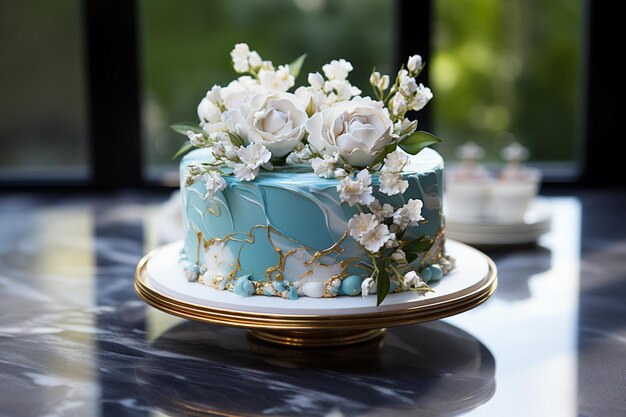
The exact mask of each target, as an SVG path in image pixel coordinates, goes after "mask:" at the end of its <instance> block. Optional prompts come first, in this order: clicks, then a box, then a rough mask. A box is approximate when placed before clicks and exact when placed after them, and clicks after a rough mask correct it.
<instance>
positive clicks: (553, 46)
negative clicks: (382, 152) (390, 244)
mask: <svg viewBox="0 0 626 417" xmlns="http://www.w3.org/2000/svg"><path fill="white" fill-rule="evenodd" d="M398 12H399V13H398ZM431 12H432V13H431ZM429 14H432V16H431V17H432V19H431V20H428V16H429ZM413 17H419V19H421V20H419V19H414V18H413ZM616 20H617V15H616V14H615V13H613V11H612V10H611V9H609V8H608V6H606V5H603V3H602V2H594V3H592V2H590V1H587V2H585V1H583V0H555V1H552V2H541V1H538V0H510V1H504V0H460V1H457V0H432V1H424V2H415V1H412V0H394V1H380V0H341V1H339V0H275V1H265V2H262V1H255V0H215V1H211V2H207V1H203V0H181V1H179V2H177V3H176V4H173V3H171V2H167V1H166V0H136V1H128V0H58V1H52V0H33V1H30V2H28V4H22V3H21V2H10V1H8V0H0V31H1V32H0V33H1V36H0V60H1V62H2V65H0V91H1V92H2V100H1V101H0V103H1V104H0V106H1V108H0V185H1V186H2V187H3V188H7V185H8V188H11V187H15V186H18V187H23V185H24V183H28V184H30V185H34V186H44V187H46V186H50V185H52V186H58V185H59V184H60V183H59V182H58V181H57V180H58V179H67V178H69V179H74V182H72V183H71V184H70V183H68V184H70V186H76V184H79V186H83V187H92V186H107V187H123V186H136V185H145V184H146V180H148V183H154V182H153V180H154V179H155V178H156V179H159V178H161V176H162V174H163V172H164V171H169V172H170V173H171V172H174V171H175V170H176V165H177V163H176V161H173V160H172V159H171V156H172V155H173V153H174V152H175V151H176V149H178V147H179V146H180V144H181V141H182V140H184V138H182V137H180V136H178V135H176V134H174V133H173V132H171V131H170V130H169V128H168V126H169V125H170V124H171V123H173V122H177V121H184V120H189V121H194V120H195V119H196V105H197V103H198V102H199V100H200V98H201V96H202V95H203V94H204V92H205V91H206V90H207V89H208V88H209V87H210V86H211V85H212V84H213V83H218V84H221V83H224V82H226V81H228V80H230V79H231V78H232V76H233V75H234V74H233V73H232V72H231V70H230V68H229V67H228V66H227V65H228V64H227V58H228V53H229V51H230V48H231V47H232V46H233V44H234V43H236V42H241V41H246V42H248V43H250V44H251V45H252V46H253V48H254V49H256V50H257V51H259V52H260V53H261V54H262V55H264V56H265V57H266V58H268V59H271V60H273V61H274V62H290V61H291V60H293V59H294V58H295V57H297V56H299V55H300V54H301V53H303V52H308V53H309V56H308V58H307V61H306V63H305V66H304V68H303V71H302V74H303V75H301V77H304V76H305V74H306V73H307V72H309V71H311V70H317V69H319V68H320V66H321V65H322V64H324V63H325V62H328V61H329V60H332V59H334V58H341V57H344V58H346V59H349V60H351V61H352V62H353V64H354V67H355V71H354V73H353V74H352V76H351V80H352V81H353V84H355V85H357V86H359V87H360V88H362V89H363V90H364V91H367V90H368V88H369V85H368V82H367V78H368V75H369V70H370V69H371V68H373V67H374V66H376V68H377V69H379V70H380V71H383V72H391V71H393V70H395V66H394V65H393V63H394V62H398V60H400V58H402V59H404V58H405V57H404V56H400V55H403V54H405V52H407V51H410V52H411V53H416V52H418V53H423V54H424V55H425V58H426V61H427V64H428V67H427V75H428V76H429V77H430V81H429V85H430V87H432V89H433V91H434V92H435V96H436V99H435V100H434V101H433V102H432V103H431V105H430V106H429V109H428V111H427V113H426V114H424V116H423V118H424V123H423V124H422V126H423V127H424V128H425V129H427V130H430V131H433V132H434V133H436V134H438V135H440V136H442V137H444V138H445V139H446V141H445V142H444V143H443V144H441V145H438V149H439V150H440V151H441V152H442V153H443V155H444V157H445V158H446V160H448V161H450V162H453V161H454V160H455V159H456V155H455V152H454V151H455V148H456V147H457V146H458V145H460V144H462V143H464V142H465V141H468V140H472V141H475V142H478V143H479V144H480V145H482V146H483V147H484V148H485V150H486V151H487V161H491V162H499V159H500V158H499V151H500V149H501V148H502V147H503V146H504V145H506V144H508V142H510V141H512V140H514V139H515V140H518V141H520V142H521V143H522V144H524V145H526V146H527V147H528V148H529V149H530V153H531V158H532V162H533V163H537V164H540V165H541V167H542V168H544V170H546V172H548V173H550V172H555V173H557V174H559V173H566V174H575V173H576V172H577V171H578V170H580V171H582V174H583V175H584V178H586V179H588V180H589V181H595V182H597V183H605V182H607V181H609V180H610V181H609V182H613V183H620V182H623V181H624V179H623V177H624V174H623V172H621V171H618V168H619V166H620V162H619V161H618V160H617V158H618V157H619V154H617V153H609V154H606V153H605V152H604V151H603V148H602V147H601V146H596V144H597V143H598V141H601V142H606V140H608V138H611V137H614V135H615V132H618V131H621V127H620V126H619V125H618V124H617V123H619V121H620V119H619V114H616V112H617V109H618V108H619V105H618V102H617V100H619V99H620V97H621V96H622V95H623V94H621V93H619V91H618V92H616V91H615V89H616V88H618V87H619V88H621V83H616V82H615V80H616V79H618V78H617V77H619V75H618V74H617V73H616V72H617V71H618V69H617V68H618V67H617V66H615V65H614V58H613V56H612V55H611V54H606V53H605V52H606V51H615V50H619V44H618V41H619V40H618V37H615V36H613V34H612V33H611V32H610V31H606V30H604V31H603V29H604V28H606V27H611V25H613V26H615V24H617V22H616ZM416 22H417V23H416ZM429 22H430V23H429ZM611 22H614V23H615V24H613V23H611ZM609 23H611V24H609ZM113 26H114V30H112V27H113ZM429 27H432V31H431V33H430V35H431V39H430V40H431V43H432V48H431V49H430V50H431V52H432V55H431V56H428V51H426V52H423V51H424V50H425V49H427V48H425V47H424V46H425V44H424V40H425V39H427V38H428V36H426V34H427V33H428V28H429ZM34 28H36V30H35V29H34ZM83 29H84V30H83ZM420 45H422V46H420ZM418 46H419V48H418ZM398 52H400V53H398ZM590 103H592V104H593V106H592V105H591V104H590ZM140 107H141V111H139V108H140ZM428 116H430V117H428ZM592 133H593V135H594V142H593V144H592V142H591V136H592ZM581 138H582V140H581ZM142 157H143V161H145V163H144V162H143V161H142ZM607 158H608V159H607ZM112 161H114V163H112ZM607 161H609V162H607ZM142 172H143V176H142ZM546 177H550V175H548V176H546ZM7 178H8V179H9V181H8V182H7V181H6V179H7ZM129 178H131V179H129ZM553 178H558V179H563V178H564V177H563V176H558V175H557V177H553ZM572 178H575V176H570V179H572ZM161 183H162V182H161ZM63 184H65V183H61V185H63Z"/></svg>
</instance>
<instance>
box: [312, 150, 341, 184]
mask: <svg viewBox="0 0 626 417" xmlns="http://www.w3.org/2000/svg"><path fill="white" fill-rule="evenodd" d="M338 160H339V154H337V153H334V154H332V155H324V158H314V159H313V160H312V161H311V168H313V172H314V173H315V175H319V176H320V177H324V178H333V176H334V175H335V165H336V164H337V161H338Z"/></svg>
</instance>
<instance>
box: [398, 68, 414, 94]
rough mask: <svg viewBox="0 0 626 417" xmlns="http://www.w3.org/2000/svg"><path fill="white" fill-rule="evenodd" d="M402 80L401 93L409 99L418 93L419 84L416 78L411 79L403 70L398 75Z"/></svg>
mask: <svg viewBox="0 0 626 417" xmlns="http://www.w3.org/2000/svg"><path fill="white" fill-rule="evenodd" d="M398 78H399V79H400V91H401V92H402V94H404V95H405V96H407V97H411V96H412V95H413V93H415V92H416V91H417V83H416V82H415V78H413V77H410V76H409V73H408V72H407V71H406V70H402V71H400V72H399V73H398Z"/></svg>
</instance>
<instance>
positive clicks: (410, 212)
mask: <svg viewBox="0 0 626 417" xmlns="http://www.w3.org/2000/svg"><path fill="white" fill-rule="evenodd" d="M423 206H424V203H423V202H422V200H417V199H413V198H412V199H410V200H409V201H408V203H406V204H405V205H404V206H402V207H400V208H399V209H398V210H396V212H395V213H394V215H393V222H394V224H396V225H398V226H399V227H400V228H401V229H405V228H407V227H408V226H411V227H412V226H417V222H418V221H420V220H423V219H424V218H423V217H422V207H423Z"/></svg>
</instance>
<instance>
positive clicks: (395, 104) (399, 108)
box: [391, 92, 408, 116]
mask: <svg viewBox="0 0 626 417" xmlns="http://www.w3.org/2000/svg"><path fill="white" fill-rule="evenodd" d="M407 106H408V103H407V101H406V99H405V98H404V96H403V95H402V94H401V93H400V92H397V93H396V94H394V96H393V98H392V99H391V112H392V113H393V114H394V115H396V116H402V115H404V114H405V113H406V111H407V108H408V107H407Z"/></svg>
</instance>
